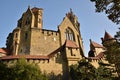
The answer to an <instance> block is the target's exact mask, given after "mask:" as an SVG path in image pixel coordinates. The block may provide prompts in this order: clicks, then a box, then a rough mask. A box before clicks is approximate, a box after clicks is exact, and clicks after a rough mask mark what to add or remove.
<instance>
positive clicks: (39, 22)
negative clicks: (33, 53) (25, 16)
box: [31, 7, 43, 29]
mask: <svg viewBox="0 0 120 80" xmlns="http://www.w3.org/2000/svg"><path fill="white" fill-rule="evenodd" d="M31 11H32V12H33V14H34V17H35V18H34V27H36V28H39V29H42V26H43V18H42V15H43V9H42V8H37V7H34V8H32V9H31Z"/></svg>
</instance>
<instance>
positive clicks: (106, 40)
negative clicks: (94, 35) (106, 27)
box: [101, 31, 117, 47]
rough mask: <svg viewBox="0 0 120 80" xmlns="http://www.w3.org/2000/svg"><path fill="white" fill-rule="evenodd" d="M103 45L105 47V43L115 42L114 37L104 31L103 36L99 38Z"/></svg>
mask: <svg viewBox="0 0 120 80" xmlns="http://www.w3.org/2000/svg"><path fill="white" fill-rule="evenodd" d="M101 40H102V44H103V46H105V47H106V45H108V44H111V45H112V43H113V42H117V40H116V39H115V38H113V37H112V36H111V35H110V34H109V33H108V32H106V31H105V34H104V38H101Z"/></svg>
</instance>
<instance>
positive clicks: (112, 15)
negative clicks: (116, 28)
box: [90, 0, 120, 24]
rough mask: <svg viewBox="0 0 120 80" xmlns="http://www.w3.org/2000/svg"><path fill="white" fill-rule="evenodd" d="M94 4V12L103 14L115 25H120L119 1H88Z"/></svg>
mask: <svg viewBox="0 0 120 80" xmlns="http://www.w3.org/2000/svg"><path fill="white" fill-rule="evenodd" d="M90 1H91V2H95V7H96V12H105V13H106V14H107V15H108V18H109V19H110V20H111V21H113V22H114V23H116V24H119V23H120V0H90Z"/></svg>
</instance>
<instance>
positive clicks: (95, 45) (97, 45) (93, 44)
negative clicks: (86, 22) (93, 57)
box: [90, 40, 104, 48]
mask: <svg viewBox="0 0 120 80" xmlns="http://www.w3.org/2000/svg"><path fill="white" fill-rule="evenodd" d="M90 45H92V46H93V47H95V48H104V46H102V45H100V44H98V43H96V42H94V41H91V40H90Z"/></svg>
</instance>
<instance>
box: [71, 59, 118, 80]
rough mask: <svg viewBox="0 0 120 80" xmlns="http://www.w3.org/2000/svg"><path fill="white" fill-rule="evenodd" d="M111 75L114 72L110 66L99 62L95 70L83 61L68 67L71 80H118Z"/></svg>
mask: <svg viewBox="0 0 120 80" xmlns="http://www.w3.org/2000/svg"><path fill="white" fill-rule="evenodd" d="M113 73H114V70H113V68H112V66H111V65H110V64H105V63H102V62H99V67H98V68H95V67H94V66H93V65H91V64H90V63H89V62H88V61H86V60H85V59H82V60H81V61H79V62H78V64H76V65H72V66H70V76H71V78H72V80H118V79H117V78H116V77H115V76H114V75H113Z"/></svg>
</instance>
